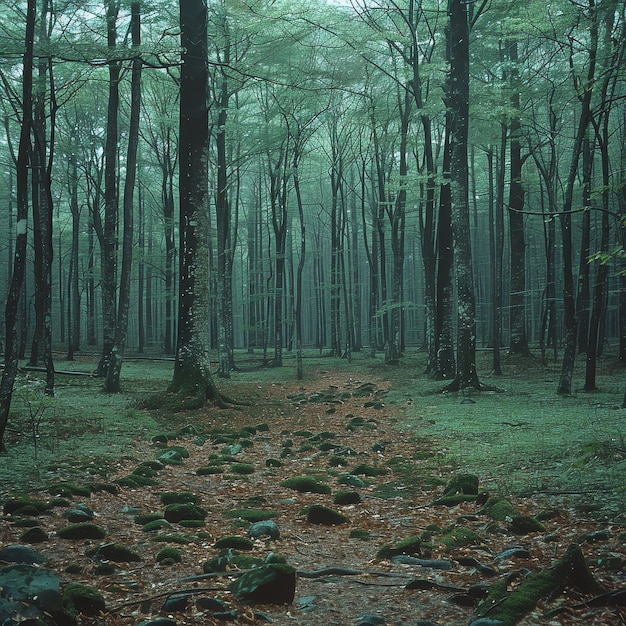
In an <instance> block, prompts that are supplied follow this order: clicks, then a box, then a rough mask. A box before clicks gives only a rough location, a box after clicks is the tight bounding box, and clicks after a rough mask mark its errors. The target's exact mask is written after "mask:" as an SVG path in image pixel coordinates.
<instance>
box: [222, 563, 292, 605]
mask: <svg viewBox="0 0 626 626" xmlns="http://www.w3.org/2000/svg"><path fill="white" fill-rule="evenodd" d="M229 589H230V591H231V592H232V594H233V595H234V596H235V597H236V598H239V599H240V600H243V601H246V602H251V603H253V604H254V603H258V604H291V602H293V598H294V595H295V592H296V570H295V569H294V568H293V567H291V566H290V565H287V564H285V563H269V564H266V565H263V566H261V567H257V568H255V569H252V570H250V571H248V572H246V573H245V574H243V575H242V576H240V577H239V578H237V579H236V580H235V581H233V582H232V583H231V584H230V586H229Z"/></svg>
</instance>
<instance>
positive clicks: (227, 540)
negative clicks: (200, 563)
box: [214, 535, 254, 550]
mask: <svg viewBox="0 0 626 626" xmlns="http://www.w3.org/2000/svg"><path fill="white" fill-rule="evenodd" d="M214 545H215V547H216V548H217V549H218V550H224V549H227V548H232V549H233V550H252V548H253V547H254V544H253V543H252V541H250V539H247V538H246V537H240V536H239V535H228V536H226V537H222V538H220V539H218V540H217V541H216V542H215V544H214Z"/></svg>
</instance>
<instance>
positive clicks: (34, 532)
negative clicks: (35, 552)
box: [20, 526, 48, 543]
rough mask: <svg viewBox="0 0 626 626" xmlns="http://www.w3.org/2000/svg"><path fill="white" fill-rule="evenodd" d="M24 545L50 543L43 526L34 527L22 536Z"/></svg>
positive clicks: (21, 539)
mask: <svg viewBox="0 0 626 626" xmlns="http://www.w3.org/2000/svg"><path fill="white" fill-rule="evenodd" d="M20 541H22V542H23V543H43V542H44V541H48V533H47V532H46V531H45V530H44V529H43V528H42V527H41V526H34V527H33V528H29V529H28V530H26V531H24V532H23V533H22V534H21V535H20Z"/></svg>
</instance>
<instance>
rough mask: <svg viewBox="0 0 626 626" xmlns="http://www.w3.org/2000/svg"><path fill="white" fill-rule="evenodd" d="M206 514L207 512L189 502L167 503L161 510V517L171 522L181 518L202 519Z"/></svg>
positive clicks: (178, 520)
mask: <svg viewBox="0 0 626 626" xmlns="http://www.w3.org/2000/svg"><path fill="white" fill-rule="evenodd" d="M206 516H207V512H206V511H205V510H204V509H202V508H200V507H199V506H197V505H195V504H191V503H190V502H187V503H182V504H168V505H167V506H166V507H165V511H164V512H163V517H164V518H165V519H166V520H167V521H168V522H172V523H176V522H180V521H181V520H186V519H192V520H204V519H205V518H206Z"/></svg>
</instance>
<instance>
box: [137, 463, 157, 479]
mask: <svg viewBox="0 0 626 626" xmlns="http://www.w3.org/2000/svg"><path fill="white" fill-rule="evenodd" d="M131 474H134V475H137V476H145V477H146V478H156V477H157V476H158V475H159V472H158V471H157V470H155V469H152V468H151V467H148V466H147V465H138V466H137V467H136V468H135V469H134V470H133V471H132V472H131Z"/></svg>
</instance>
